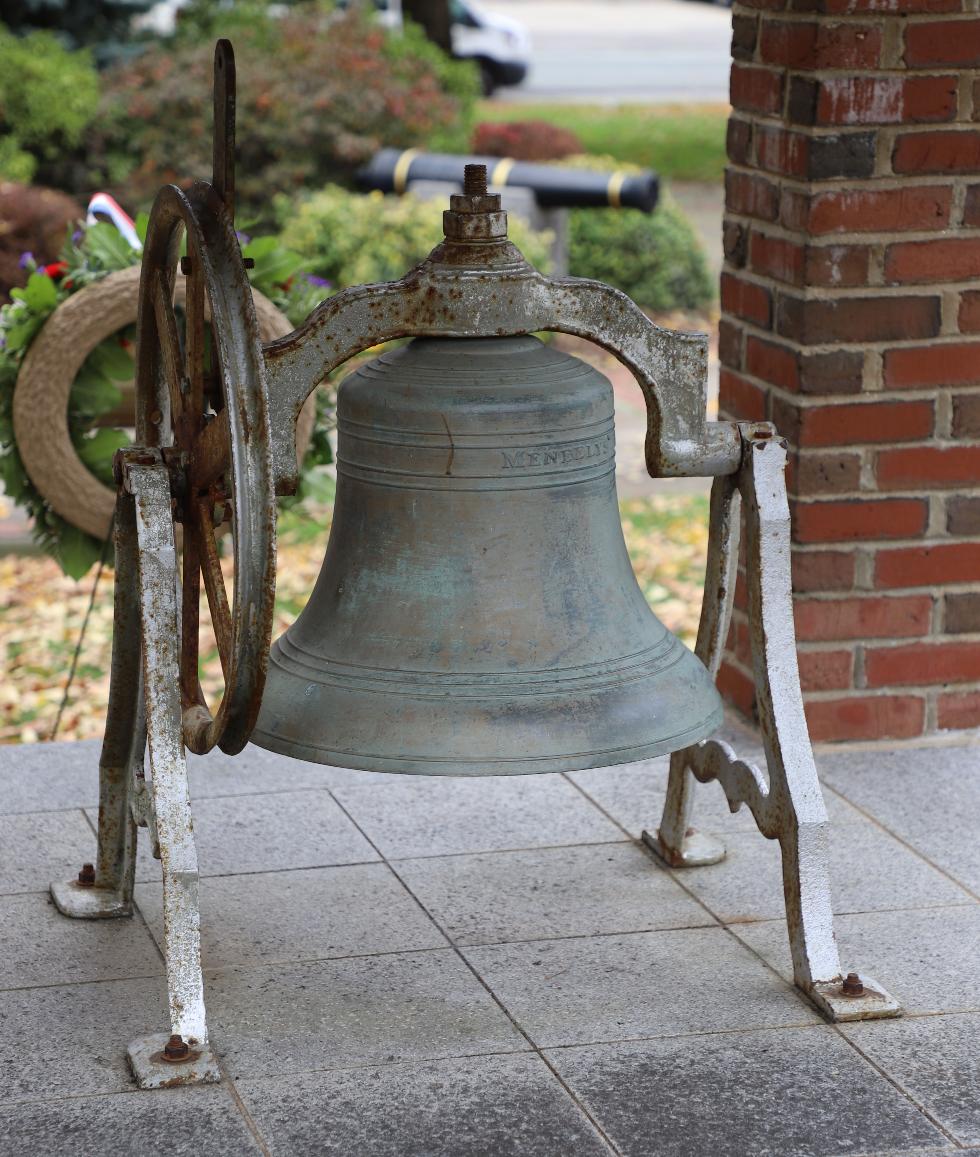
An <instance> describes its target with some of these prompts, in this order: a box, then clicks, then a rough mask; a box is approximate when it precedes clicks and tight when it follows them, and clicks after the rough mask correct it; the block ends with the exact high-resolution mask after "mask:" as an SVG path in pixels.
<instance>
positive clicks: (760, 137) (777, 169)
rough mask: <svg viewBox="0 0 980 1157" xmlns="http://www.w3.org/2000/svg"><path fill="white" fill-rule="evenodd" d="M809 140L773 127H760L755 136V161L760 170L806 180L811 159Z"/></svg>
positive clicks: (799, 134) (800, 134)
mask: <svg viewBox="0 0 980 1157" xmlns="http://www.w3.org/2000/svg"><path fill="white" fill-rule="evenodd" d="M809 146H810V141H809V138H808V137H806V136H804V135H803V134H802V133H791V132H787V131H786V129H783V128H777V127H775V126H772V125H760V126H759V127H758V128H757V129H756V134H755V160H756V165H757V166H758V167H759V168H760V169H764V170H768V171H769V172H771V173H784V174H786V175H787V176H789V177H801V178H805V177H806V175H807V166H808V163H809V157H810V147H809Z"/></svg>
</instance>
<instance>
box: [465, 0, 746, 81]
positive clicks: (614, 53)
mask: <svg viewBox="0 0 980 1157" xmlns="http://www.w3.org/2000/svg"><path fill="white" fill-rule="evenodd" d="M483 6H484V7H485V8H488V9H492V10H493V11H495V12H501V13H506V14H507V15H509V16H513V17H515V18H516V19H518V20H520V21H522V22H523V23H524V24H525V25H526V26H527V27H528V29H529V30H530V32H531V36H532V37H533V40H534V64H533V69H532V73H531V76H530V77H529V78H528V80H527V81H525V83H524V84H523V85H520V86H519V87H517V88H509V89H503V90H502V91H501V93H500V96H501V97H502V98H504V99H507V100H515V101H524V100H552V99H554V100H583V101H599V102H603V103H620V102H628V101H641V102H646V101H711V102H716V101H727V100H728V70H729V65H730V62H731V61H730V56H729V51H730V44H731V13H730V12H729V10H728V9H727V8H722V7H717V6H714V5H711V4H707V3H695V2H693V0H601V2H597V0H483Z"/></svg>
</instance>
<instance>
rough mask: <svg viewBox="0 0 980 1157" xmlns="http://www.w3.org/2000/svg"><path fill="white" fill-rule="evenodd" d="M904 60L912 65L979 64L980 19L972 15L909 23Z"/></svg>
mask: <svg viewBox="0 0 980 1157" xmlns="http://www.w3.org/2000/svg"><path fill="white" fill-rule="evenodd" d="M905 63H906V64H907V65H909V66H910V67H911V68H927V67H929V66H930V65H937V64H938V65H944V64H951V65H955V66H958V67H967V66H969V65H975V64H980V22H978V21H977V19H976V17H971V18H970V19H969V20H943V21H942V22H941V23H938V24H911V25H909V26H908V27H907V28H906V29H905Z"/></svg>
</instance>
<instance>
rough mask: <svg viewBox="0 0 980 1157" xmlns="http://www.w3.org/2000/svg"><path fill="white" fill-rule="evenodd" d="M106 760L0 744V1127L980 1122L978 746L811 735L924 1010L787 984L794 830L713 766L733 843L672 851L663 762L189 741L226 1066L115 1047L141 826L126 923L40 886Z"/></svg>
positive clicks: (884, 1127) (180, 1130) (58, 1144)
mask: <svg viewBox="0 0 980 1157" xmlns="http://www.w3.org/2000/svg"><path fill="white" fill-rule="evenodd" d="M737 745H738V746H739V748H740V749H741V750H742V751H744V752H747V753H751V752H752V751H753V749H754V738H753V737H752V736H751V735H742V736H741V737H740V738H739V739H738V740H737ZM97 759H98V747H97V745H96V744H94V743H78V744H55V745H48V746H32V747H20V748H17V747H8V748H0V783H2V792H0V801H2V805H0V813H2V816H0V837H2V838H0V885H2V886H0V892H2V895H0V911H2V917H0V959H2V960H3V962H4V966H3V973H2V978H0V989H2V991H0V1024H2V1026H3V1038H4V1041H5V1046H4V1048H3V1049H2V1050H0V1072H2V1076H3V1080H2V1084H0V1088H2V1089H3V1093H2V1094H0V1103H2V1108H0V1153H3V1154H8V1153H9V1154H30V1155H31V1157H45V1155H52V1157H53V1155H57V1157H65V1155H71V1157H75V1155H85V1157H87V1155H89V1154H99V1155H102V1157H115V1155H121V1154H127V1155H128V1154H143V1153H149V1152H159V1153H166V1154H168V1157H174V1155H177V1154H185V1153H186V1154H191V1153H193V1154H195V1157H210V1155H212V1154H229V1155H234V1157H240V1155H244V1154H252V1153H266V1154H276V1155H285V1154H294V1155H320V1154H342V1155H344V1157H361V1155H363V1157H422V1155H425V1157H505V1155H514V1157H545V1155H547V1157H568V1155H575V1157H579V1155H581V1157H591V1155H592V1154H603V1153H605V1154H608V1153H618V1154H623V1155H636V1157H640V1155H643V1157H647V1155H670V1157H682V1155H684V1157H705V1155H711V1157H725V1155H732V1157H736V1155H737V1157H750V1155H756V1154H759V1155H762V1154H766V1155H773V1157H796V1155H811V1154H812V1155H827V1157H833V1155H843V1154H851V1155H853V1154H899V1153H902V1154H917V1155H919V1157H924V1155H925V1154H935V1153H952V1152H955V1151H958V1150H962V1149H964V1148H970V1147H971V1146H972V1147H974V1148H977V1147H980V904H978V893H980V842H978V839H977V831H976V819H977V816H978V814H980V747H977V746H965V745H960V746H945V747H924V748H920V749H908V748H905V749H902V750H900V751H888V750H874V751H865V752H854V751H852V752H849V753H842V752H839V751H837V752H830V753H825V754H822V755H820V757H819V764H820V767H821V771H822V774H823V777H824V780H825V783H826V795H827V803H828V808H829V812H830V815H831V819H832V823H833V839H832V849H833V856H834V864H833V868H834V876H835V882H836V909H837V912H838V923H837V927H838V934H839V938H840V940H841V943H842V954H843V958H844V963H845V966H847V967H851V968H860V969H861V970H862V971H865V972H867V973H870V974H871V975H873V976H875V977H877V978H878V979H879V980H880V981H881V982H882V983H883V984H885V985H886V986H887V987H888V988H889V989H891V991H892V992H893V993H894V994H895V995H896V996H897V997H898V998H899V999H900V1000H901V1001H902V1002H903V1004H904V1005H905V1008H906V1009H907V1015H906V1016H905V1017H904V1018H903V1019H900V1020H895V1021H879V1022H875V1023H868V1024H856V1025H849V1026H846V1027H842V1028H837V1027H833V1026H831V1025H828V1024H825V1023H824V1022H822V1021H821V1019H820V1017H819V1016H818V1015H817V1014H816V1013H815V1012H814V1011H813V1010H812V1009H811V1008H810V1006H809V1005H808V1004H807V1003H806V1002H805V1001H804V1000H803V999H802V998H801V997H800V996H798V995H797V993H796V991H795V990H794V989H793V988H792V987H790V985H789V984H788V983H787V981H786V976H787V964H788V961H787V956H788V952H787V948H786V943H785V930H784V925H783V922H782V919H781V914H782V897H781V890H780V884H779V865H778V856H777V849H776V846H775V845H774V844H772V843H769V842H767V841H766V840H764V839H763V838H762V837H761V836H759V835H758V834H757V833H756V832H755V831H754V830H753V827H752V821H751V818H750V817H748V816H743V815H742V814H738V815H736V816H730V815H729V814H728V812H727V808H726V807H725V806H724V803H723V799H722V796H721V792H720V790H719V789H718V788H717V786H716V785H709V787H707V788H704V789H703V790H702V796H701V800H700V807H701V812H702V823H703V825H704V826H706V827H709V828H711V829H712V830H715V831H720V832H723V833H725V834H726V836H727V842H728V848H729V857H728V860H727V861H726V862H725V863H723V864H720V865H717V866H714V867H710V868H701V869H696V870H688V871H686V872H682V873H675V874H670V873H668V872H666V871H664V870H662V869H661V868H660V867H658V865H657V864H656V863H655V861H654V860H653V859H652V858H651V857H650V856H649V855H648V854H647V853H646V851H645V850H644V849H643V848H642V847H641V846H640V845H638V843H637V841H636V837H637V836H638V834H639V831H640V829H641V828H643V827H649V826H655V824H656V822H657V818H658V814H659V805H660V802H661V800H662V797H663V788H664V779H665V761H663V760H657V761H654V762H652V763H648V764H635V765H632V766H629V767H623V768H614V769H607V770H603V771H590V772H583V773H577V774H574V775H570V776H561V775H554V776H533V777H526V778H525V777H514V778H510V779H507V778H494V779H482V780H445V779H423V778H410V777H405V776H385V775H372V774H370V773H365V772H349V771H341V770H337V769H333V768H318V767H315V766H313V765H310V764H305V763H298V762H290V761H287V760H284V759H282V758H280V757H276V756H272V755H270V754H268V753H266V752H263V751H261V750H258V749H255V748H249V749H247V750H246V752H245V753H244V754H243V755H242V756H239V757H238V758H237V759H234V760H232V759H229V758H227V757H224V756H220V755H212V756H209V757H207V758H206V759H194V760H193V767H192V789H193V794H194V797H195V822H196V831H197V837H198V846H199V853H200V859H201V864H202V871H203V874H204V876H205V879H204V880H203V882H202V886H201V897H202V908H203V927H204V954H205V966H206V987H207V998H208V1007H209V1013H210V1020H211V1026H212V1041H213V1045H214V1048H215V1050H216V1052H217V1054H218V1056H219V1059H220V1062H221V1065H222V1067H223V1072H224V1081H223V1083H222V1084H221V1085H218V1086H210V1087H203V1088H194V1089H175V1090H166V1091H161V1092H137V1091H136V1090H135V1088H134V1085H133V1083H132V1080H131V1077H130V1074H129V1072H128V1070H127V1065H126V1059H125V1047H126V1045H127V1043H128V1042H129V1041H130V1040H131V1039H133V1038H134V1037H137V1036H139V1035H142V1034H145V1033H148V1032H156V1031H162V1030H164V1029H166V1028H167V1021H166V989H165V986H164V979H163V964H162V959H161V956H160V929H161V896H160V886H159V883H158V878H159V873H158V870H157V864H156V863H155V861H153V860H152V859H150V858H149V856H148V855H145V848H144V849H143V850H142V852H141V859H140V863H139V881H140V882H139V885H138V891H137V900H138V906H139V912H138V915H137V916H136V917H135V918H134V919H133V920H131V921H119V922H106V923H99V922H92V923H87V922H73V921H70V920H68V919H66V918H64V917H62V916H60V915H59V914H58V912H57V911H56V910H55V909H54V907H53V906H52V905H51V904H50V903H49V901H48V898H47V892H46V888H47V884H48V881H49V880H50V879H65V878H70V877H72V876H73V875H74V874H75V872H76V871H77V869H78V866H79V865H80V863H81V862H82V861H83V860H91V859H92V858H93V852H94V846H95V844H94V828H93V825H94V822H95V811H94V810H93V809H94V808H95V806H96V802H97V779H96V764H97ZM143 841H145V835H144V837H143Z"/></svg>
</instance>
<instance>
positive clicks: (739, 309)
mask: <svg viewBox="0 0 980 1157" xmlns="http://www.w3.org/2000/svg"><path fill="white" fill-rule="evenodd" d="M721 308H722V309H723V310H724V311H725V313H733V314H735V316H736V317H741V318H743V319H744V320H745V321H751V322H754V323H755V324H756V325H758V326H761V327H762V328H763V329H768V328H769V326H770V324H771V321H772V297H771V295H770V293H769V290H768V289H766V288H765V287H764V286H762V285H756V284H755V283H754V282H752V281H743V280H742V278H740V277H735V276H734V275H733V274H731V273H723V274H722V275H721Z"/></svg>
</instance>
